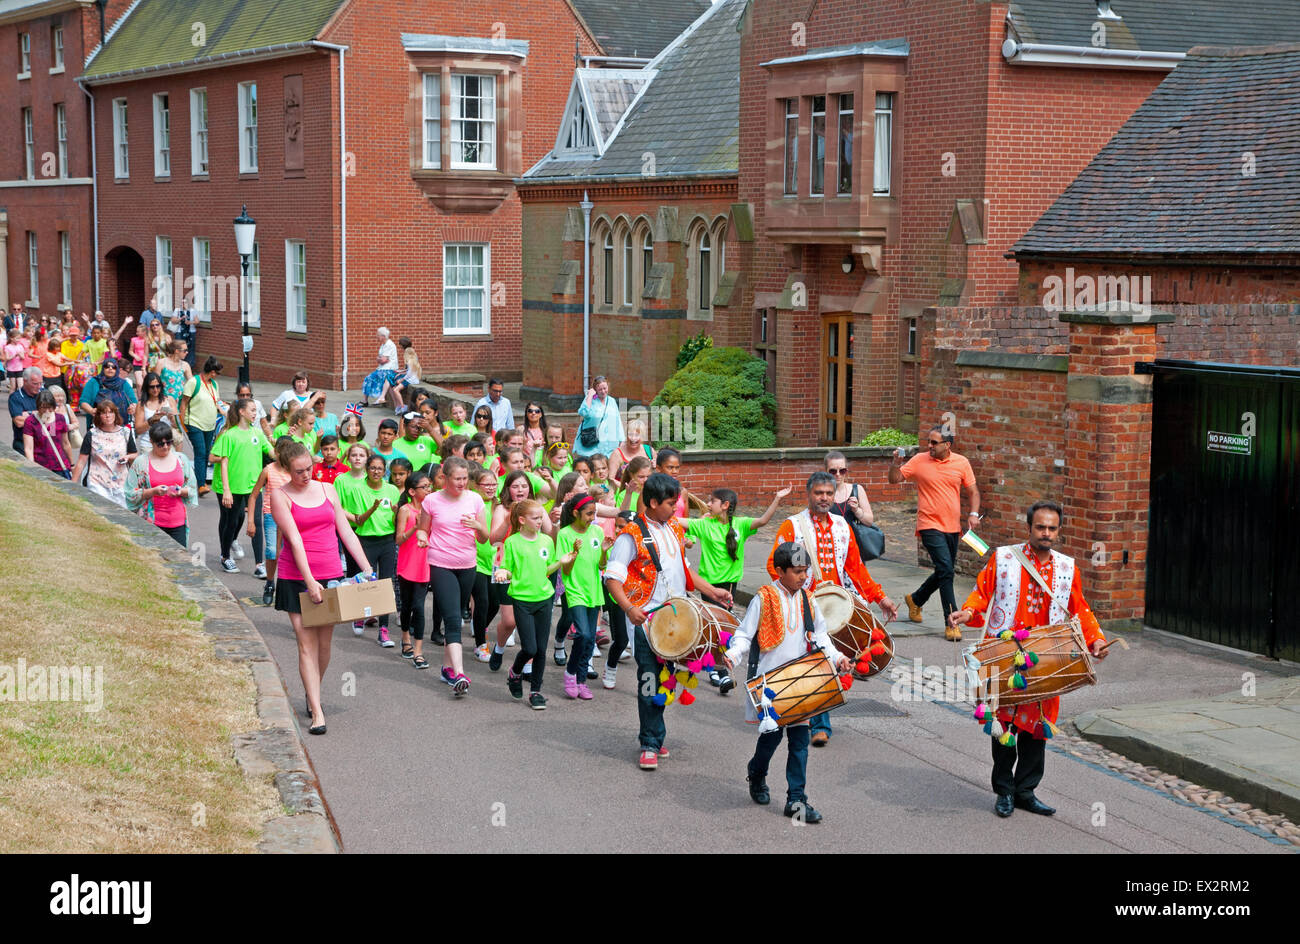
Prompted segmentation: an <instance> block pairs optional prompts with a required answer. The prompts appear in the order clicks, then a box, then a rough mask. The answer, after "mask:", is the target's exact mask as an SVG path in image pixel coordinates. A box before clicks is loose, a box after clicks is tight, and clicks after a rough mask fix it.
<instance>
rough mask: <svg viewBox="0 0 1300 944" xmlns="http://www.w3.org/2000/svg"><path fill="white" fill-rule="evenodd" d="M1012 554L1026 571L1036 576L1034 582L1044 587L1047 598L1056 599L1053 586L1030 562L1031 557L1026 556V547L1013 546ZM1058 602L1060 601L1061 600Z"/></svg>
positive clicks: (1031, 575)
mask: <svg viewBox="0 0 1300 944" xmlns="http://www.w3.org/2000/svg"><path fill="white" fill-rule="evenodd" d="M1011 556H1012V557H1014V558H1015V559H1016V560H1017V561H1018V562H1019V563H1020V566H1021V567H1023V568H1024V569H1025V572H1026V573H1028V574H1029V576H1030V577H1033V578H1034V582H1035V583H1037V584H1038V586H1040V587H1042V588H1043V592H1044V593H1046V594H1047V598H1048V599H1049V600H1054V601H1056V594H1054V593H1053V592H1052V588H1051V587H1049V586H1048V585H1047V581H1046V580H1044V579H1043V575H1042V574H1040V573H1039V572H1038V568H1037V567H1035V566H1034V565H1033V564H1032V563H1030V561H1029V558H1028V557H1026V556H1025V552H1024V549H1023V548H1021V547H1020V546H1019V545H1016V546H1015V547H1012V548H1011ZM1056 602H1058V603H1059V601H1056Z"/></svg>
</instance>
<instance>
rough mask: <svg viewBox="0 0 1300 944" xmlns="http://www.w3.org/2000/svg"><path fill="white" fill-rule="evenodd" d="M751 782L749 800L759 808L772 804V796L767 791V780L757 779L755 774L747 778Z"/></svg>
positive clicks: (763, 778)
mask: <svg viewBox="0 0 1300 944" xmlns="http://www.w3.org/2000/svg"><path fill="white" fill-rule="evenodd" d="M745 779H746V780H748V781H749V798H750V799H751V800H753V801H754V802H755V803H757V804H758V805H759V806H767V805H768V804H769V803H771V802H772V794H771V793H769V792H768V790H767V778H766V777H755V776H754V775H753V774H750V775H748V776H747V777H745Z"/></svg>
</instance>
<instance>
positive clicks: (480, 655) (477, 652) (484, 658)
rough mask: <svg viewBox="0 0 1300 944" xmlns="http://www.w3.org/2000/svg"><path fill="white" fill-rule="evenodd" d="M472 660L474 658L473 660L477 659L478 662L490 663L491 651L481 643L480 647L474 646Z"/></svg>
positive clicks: (486, 645)
mask: <svg viewBox="0 0 1300 944" xmlns="http://www.w3.org/2000/svg"><path fill="white" fill-rule="evenodd" d="M474 658H475V659H478V661H480V662H491V661H492V649H491V648H490V647H489V646H488V644H487V643H483V645H481V646H475V647H474Z"/></svg>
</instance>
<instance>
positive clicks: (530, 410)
mask: <svg viewBox="0 0 1300 944" xmlns="http://www.w3.org/2000/svg"><path fill="white" fill-rule="evenodd" d="M527 412H529V413H540V412H542V411H541V410H536V409H533V408H532V407H529V408H528V410H527Z"/></svg>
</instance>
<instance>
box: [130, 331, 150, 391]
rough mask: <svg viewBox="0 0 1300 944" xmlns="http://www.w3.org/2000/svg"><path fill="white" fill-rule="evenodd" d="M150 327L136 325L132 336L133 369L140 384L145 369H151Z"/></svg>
mask: <svg viewBox="0 0 1300 944" xmlns="http://www.w3.org/2000/svg"><path fill="white" fill-rule="evenodd" d="M148 333H149V329H148V328H147V327H146V326H145V325H136V326H135V334H134V335H133V336H132V338H131V344H130V351H129V353H130V355H131V371H132V372H133V373H134V374H135V385H136V386H137V387H138V386H140V383H141V381H143V380H144V374H145V371H146V370H148V369H149V339H148V337H147V335H148Z"/></svg>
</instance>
